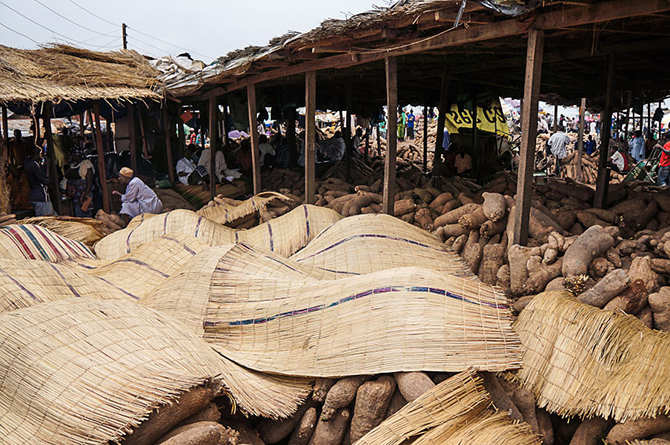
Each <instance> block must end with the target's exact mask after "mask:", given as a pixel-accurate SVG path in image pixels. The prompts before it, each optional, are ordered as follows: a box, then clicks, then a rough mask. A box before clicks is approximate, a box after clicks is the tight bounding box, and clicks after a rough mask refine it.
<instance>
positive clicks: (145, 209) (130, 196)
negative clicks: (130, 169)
mask: <svg viewBox="0 0 670 445" xmlns="http://www.w3.org/2000/svg"><path fill="white" fill-rule="evenodd" d="M161 210H163V203H162V202H161V200H160V199H158V196H156V193H155V192H154V191H153V190H151V189H150V188H149V187H148V186H147V185H146V184H145V183H144V182H142V180H141V179H140V178H133V179H131V180H130V182H129V183H128V185H127V186H126V193H124V194H123V195H121V212H119V213H122V214H126V215H128V216H129V217H130V218H131V219H132V218H135V217H136V216H137V215H141V214H142V213H160V212H161Z"/></svg>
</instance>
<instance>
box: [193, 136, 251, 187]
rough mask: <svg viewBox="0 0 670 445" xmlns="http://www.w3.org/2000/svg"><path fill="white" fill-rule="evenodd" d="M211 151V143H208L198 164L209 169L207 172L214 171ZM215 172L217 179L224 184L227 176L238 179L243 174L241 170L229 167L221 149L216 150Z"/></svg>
mask: <svg viewBox="0 0 670 445" xmlns="http://www.w3.org/2000/svg"><path fill="white" fill-rule="evenodd" d="M210 153H211V150H210V148H209V145H206V146H205V149H204V150H203V151H202V154H201V155H200V159H199V160H198V165H202V166H204V167H205V169H206V170H207V174H211V173H212V168H211V166H210V164H211V157H210V156H211V155H210ZM214 173H215V174H216V178H215V179H216V181H217V182H218V183H219V184H222V183H223V181H224V180H225V179H226V177H229V178H231V179H236V178H239V177H240V176H242V175H241V174H240V172H238V171H236V170H229V169H228V165H227V164H226V158H225V156H224V155H223V152H222V151H221V150H216V153H215V154H214Z"/></svg>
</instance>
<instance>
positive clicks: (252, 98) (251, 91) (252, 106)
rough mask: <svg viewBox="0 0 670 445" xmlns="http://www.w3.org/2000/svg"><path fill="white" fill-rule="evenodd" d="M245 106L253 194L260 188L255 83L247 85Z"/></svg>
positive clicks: (257, 192)
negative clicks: (249, 142)
mask: <svg viewBox="0 0 670 445" xmlns="http://www.w3.org/2000/svg"><path fill="white" fill-rule="evenodd" d="M247 108H248V110H249V134H250V135H251V165H252V168H253V184H254V195H258V194H259V193H260V192H261V191H263V189H262V188H261V158H260V153H259V151H258V125H257V114H258V113H257V112H256V85H249V86H247Z"/></svg>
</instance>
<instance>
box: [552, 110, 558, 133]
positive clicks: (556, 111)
mask: <svg viewBox="0 0 670 445" xmlns="http://www.w3.org/2000/svg"><path fill="white" fill-rule="evenodd" d="M552 131H553V132H554V133H556V132H557V131H558V104H554V128H553V130H552Z"/></svg>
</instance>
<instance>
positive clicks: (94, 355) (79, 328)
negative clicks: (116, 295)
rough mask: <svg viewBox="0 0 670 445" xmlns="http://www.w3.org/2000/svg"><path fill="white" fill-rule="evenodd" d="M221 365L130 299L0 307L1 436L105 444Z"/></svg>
mask: <svg viewBox="0 0 670 445" xmlns="http://www.w3.org/2000/svg"><path fill="white" fill-rule="evenodd" d="M219 372H220V367H219V358H218V356H217V354H216V353H214V352H213V351H212V350H211V349H210V348H209V347H208V346H207V345H206V344H205V343H204V342H202V340H200V339H198V338H197V337H195V336H194V335H193V334H190V333H188V332H186V331H184V330H183V329H182V327H181V326H180V325H179V324H178V323H177V322H174V321H171V319H169V318H168V317H165V316H159V314H157V313H156V312H154V311H152V310H150V309H146V308H142V307H141V306H138V305H137V304H134V303H130V302H124V301H93V300H65V301H58V302H51V303H44V304H42V305H40V306H37V307H32V308H27V309H21V310H18V311H15V312H11V313H6V314H2V315H0V437H2V440H3V443H5V444H8V445H14V444H17V445H18V444H26V443H30V444H68V445H71V444H87V445H88V444H107V442H108V441H110V440H111V441H116V440H119V439H120V438H121V437H122V436H124V435H125V434H128V433H129V432H130V431H132V430H133V429H134V428H135V427H136V426H138V425H139V424H140V423H141V422H142V421H143V420H144V419H146V418H147V416H148V415H149V414H150V413H151V411H152V410H153V409H154V408H156V407H158V406H160V405H162V404H165V403H168V402H171V401H174V400H176V399H178V397H179V396H180V394H182V393H183V392H185V391H188V390H189V389H191V388H194V387H196V386H200V385H203V384H205V383H206V382H207V381H210V380H211V379H213V378H215V376H217V374H218V373H219Z"/></svg>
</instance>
